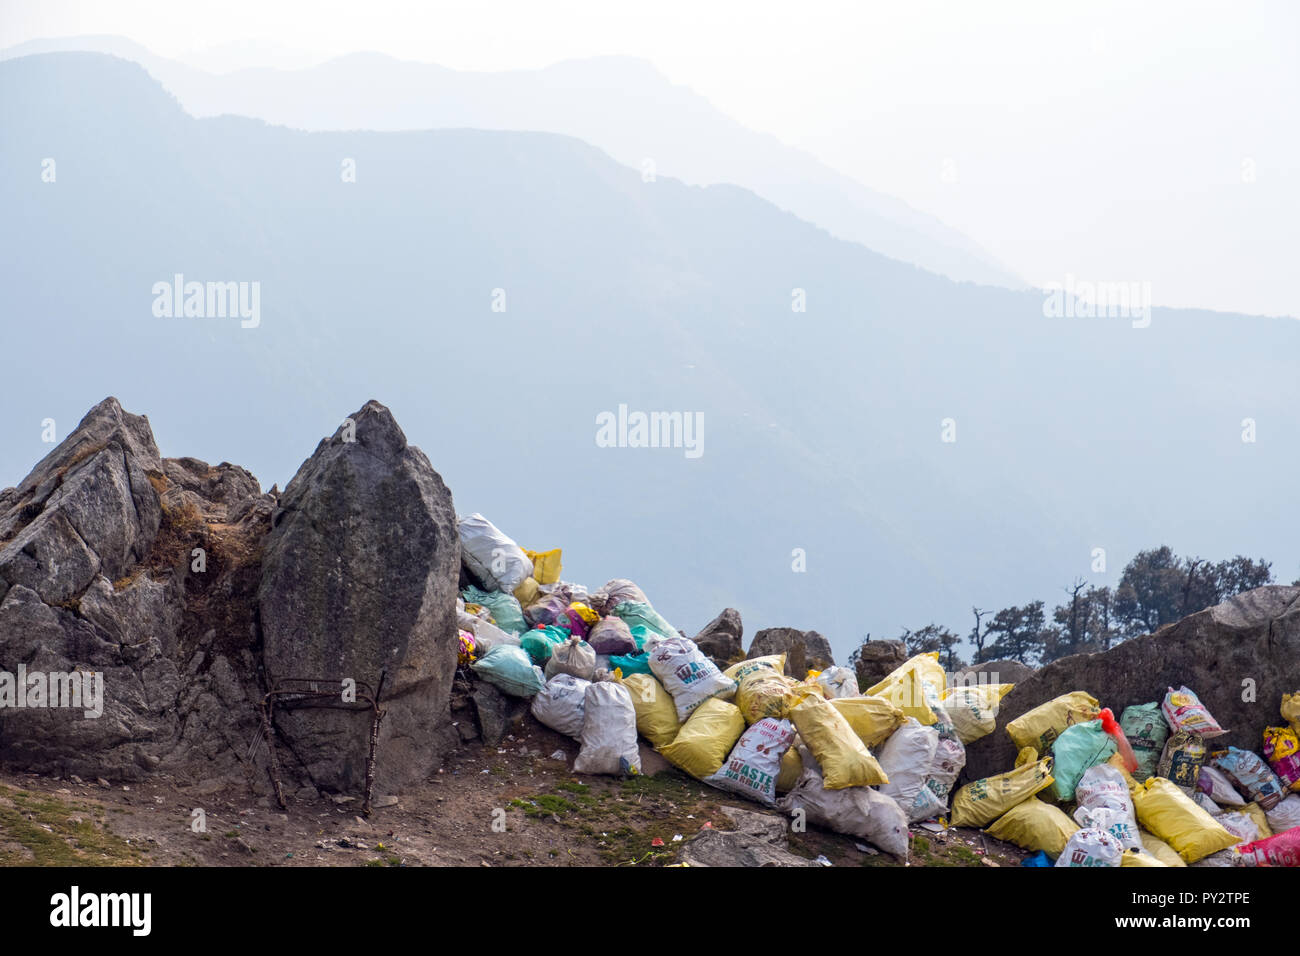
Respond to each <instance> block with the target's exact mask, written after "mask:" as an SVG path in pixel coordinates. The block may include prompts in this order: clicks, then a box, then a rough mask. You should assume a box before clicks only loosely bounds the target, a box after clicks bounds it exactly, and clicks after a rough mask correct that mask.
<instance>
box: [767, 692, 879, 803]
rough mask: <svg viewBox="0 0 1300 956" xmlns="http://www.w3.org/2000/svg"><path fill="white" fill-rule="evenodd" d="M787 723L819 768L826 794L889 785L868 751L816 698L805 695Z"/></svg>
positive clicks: (839, 716)
mask: <svg viewBox="0 0 1300 956" xmlns="http://www.w3.org/2000/svg"><path fill="white" fill-rule="evenodd" d="M790 719H791V720H792V721H794V725H795V727H796V728H798V730H799V736H800V737H801V738H802V739H803V742H804V745H805V746H806V747H807V748H808V749H809V750H810V751H812V755H813V757H814V758H815V759H816V761H817V763H818V764H820V765H821V768H822V786H823V787H824V788H825V789H827V790H843V789H844V788H845V787H874V786H878V785H880V784H882V783H889V777H887V776H886V775H885V771H884V769H883V768H881V766H880V764H879V763H877V762H876V758H875V757H873V756H872V755H871V751H870V750H868V749H867V748H866V745H864V744H863V743H862V741H861V740H859V739H858V735H857V734H856V733H855V732H854V730H853V727H852V726H851V725H850V724H849V722H848V720H847V719H845V717H844V715H843V714H841V713H840V712H839V711H838V710H836V709H835V708H834V707H832V706H831V705H830V702H829V701H826V700H824V699H823V698H821V697H818V696H817V695H816V694H807V695H806V696H804V698H803V699H802V700H800V701H799V702H798V703H797V704H795V705H794V706H793V707H791V708H790Z"/></svg>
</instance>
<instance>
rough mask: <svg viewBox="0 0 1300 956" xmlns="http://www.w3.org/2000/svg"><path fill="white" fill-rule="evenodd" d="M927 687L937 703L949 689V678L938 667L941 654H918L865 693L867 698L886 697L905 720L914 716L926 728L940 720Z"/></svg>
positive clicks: (934, 652) (936, 652)
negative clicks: (927, 686) (927, 687)
mask: <svg viewBox="0 0 1300 956" xmlns="http://www.w3.org/2000/svg"><path fill="white" fill-rule="evenodd" d="M926 684H929V685H930V693H931V694H932V695H933V696H934V699H935V700H942V699H943V695H944V692H945V691H946V690H947V689H948V675H947V674H945V673H944V671H943V668H942V667H940V666H939V652H938V651H932V652H930V653H927V654H917V655H916V656H915V657H912V658H909V659H908V660H906V661H904V662H903V663H902V664H900V665H899V666H898V667H896V668H894V670H893V671H891V672H890V673H889V674H888V675H886V677H885V679H884V680H882V681H881V682H880V683H878V684H876V685H875V686H874V687H869V688H868V689H867V690H866V691H864V694H865V695H866V696H867V697H883V698H885V699H886V700H888V701H889V702H890V703H891V704H893V705H894V706H895V707H897V708H898V709H899V710H901V711H902V712H903V716H905V717H915V718H916V719H917V720H918V721H919V722H920V723H922V724H924V725H925V726H927V727H928V726H930V725H931V724H933V723H935V722H936V721H938V719H939V718H938V716H937V715H936V714H935V712H934V710H933V709H932V708H931V707H930V702H929V695H927V694H926V686H925V685H926Z"/></svg>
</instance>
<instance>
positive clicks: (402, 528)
mask: <svg viewBox="0 0 1300 956" xmlns="http://www.w3.org/2000/svg"><path fill="white" fill-rule="evenodd" d="M459 569H460V540H459V536H458V534H457V528H456V513H455V509H454V507H453V505H452V498H451V493H450V492H449V491H448V490H447V487H446V485H444V484H443V482H442V479H441V478H440V477H439V476H438V473H437V472H435V471H434V470H433V467H432V466H431V465H430V464H429V460H428V458H426V457H425V455H424V453H423V452H422V451H420V450H419V449H418V448H415V447H413V446H411V445H408V444H407V441H406V436H405V435H404V434H403V433H402V430H401V428H399V427H398V425H397V422H396V421H394V419H393V416H392V414H391V413H390V412H389V411H388V409H387V408H385V407H384V406H383V405H381V404H379V403H378V402H373V401H372V402H368V403H367V404H366V405H365V406H364V407H363V408H362V409H360V410H359V411H358V412H356V413H355V414H354V415H352V416H351V419H350V422H348V421H345V422H344V424H343V425H341V426H340V428H339V430H338V431H337V432H335V434H334V435H333V436H332V437H331V438H328V439H326V440H324V441H322V442H321V443H320V444H319V446H318V447H317V448H316V451H315V452H314V453H313V454H312V456H311V458H309V459H308V460H307V461H306V462H304V463H303V465H302V467H301V468H299V470H298V473H297V474H296V475H295V476H294V478H293V480H292V481H291V482H290V483H289V485H288V487H286V488H285V490H284V493H283V495H282V496H281V498H280V502H279V508H278V509H277V510H276V512H275V515H274V519H273V528H272V530H271V533H270V535H269V536H268V538H267V541H266V551H265V557H264V558H263V566H262V580H261V586H260V589H259V592H258V604H259V607H260V610H261V625H262V636H263V651H262V660H263V662H264V664H265V669H266V678H267V681H268V684H271V685H274V683H275V682H276V681H280V680H282V679H284V678H295V677H298V678H321V679H326V680H341V679H345V678H351V679H353V680H355V681H358V682H361V681H364V682H366V683H368V684H370V685H371V686H372V687H374V686H375V685H377V684H378V681H379V678H380V674H381V672H386V674H387V679H386V682H385V685H384V690H383V695H382V699H383V705H384V707H385V708H386V716H385V718H384V722H383V725H382V732H381V736H380V742H379V748H378V763H377V779H378V781H379V785H380V787H381V789H382V790H385V791H387V792H393V791H395V790H397V789H399V788H400V787H401V786H403V785H404V784H406V783H409V782H411V781H413V780H417V779H421V778H423V777H424V776H425V775H426V774H428V773H429V771H430V770H431V769H432V768H433V767H434V766H435V765H436V763H437V761H438V760H439V759H440V757H441V752H440V741H442V740H444V739H447V740H449V739H450V736H449V735H443V734H442V733H441V732H442V731H443V730H444V728H446V727H447V726H448V725H449V720H448V703H449V695H450V691H451V682H452V678H453V676H454V673H455V669H456V651H457V641H456V583H457V575H458V572H459ZM277 714H278V716H277V729H278V731H279V732H280V734H281V735H282V736H283V737H284V738H285V741H286V743H287V744H288V747H289V749H291V750H292V751H293V753H294V754H295V755H296V757H297V758H298V759H299V760H301V761H302V763H303V764H304V766H305V768H306V770H307V773H308V774H309V775H310V777H311V779H312V782H313V783H314V784H315V785H316V786H318V787H321V788H324V789H328V790H356V789H357V788H358V787H359V786H361V784H362V783H363V779H364V767H365V757H366V752H367V747H368V740H369V729H370V726H369V721H368V719H367V718H366V717H364V716H360V715H358V714H355V713H349V712H346V711H342V710H336V709H318V708H310V709H309V708H300V709H297V710H282V711H279V712H277Z"/></svg>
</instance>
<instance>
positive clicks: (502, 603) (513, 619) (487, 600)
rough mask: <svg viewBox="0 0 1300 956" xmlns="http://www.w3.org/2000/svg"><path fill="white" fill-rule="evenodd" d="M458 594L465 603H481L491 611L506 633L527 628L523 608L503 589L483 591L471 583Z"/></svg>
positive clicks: (517, 632)
mask: <svg viewBox="0 0 1300 956" xmlns="http://www.w3.org/2000/svg"><path fill="white" fill-rule="evenodd" d="M460 596H461V597H462V598H464V600H465V603H466V604H481V605H483V606H484V607H485V608H487V609H488V610H489V611H491V612H492V620H493V621H495V622H496V626H497V627H499V628H501V630H503V631H505V632H506V633H507V634H522V633H523V632H524V631H526V630H528V622H527V621H525V620H524V609H523V608H522V607H520V606H519V602H518V601H516V600H515V596H514V595H513V594H506V593H505V592H504V591H484V590H482V589H480V588H476V587H474V585H472V584H471V585H470V586H469V587H467V588H466V589H465V590H464V591H461V592H460Z"/></svg>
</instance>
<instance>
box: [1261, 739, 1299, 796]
mask: <svg viewBox="0 0 1300 956" xmlns="http://www.w3.org/2000/svg"><path fill="white" fill-rule="evenodd" d="M1264 759H1265V760H1267V761H1268V765H1269V766H1270V767H1271V768H1272V769H1273V772H1274V773H1275V774H1277V778H1278V781H1279V782H1280V783H1281V784H1282V786H1283V787H1285V788H1286V789H1288V790H1293V791H1295V792H1296V793H1300V732H1297V731H1296V729H1295V728H1294V727H1291V726H1290V725H1288V726H1286V727H1265V728H1264Z"/></svg>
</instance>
